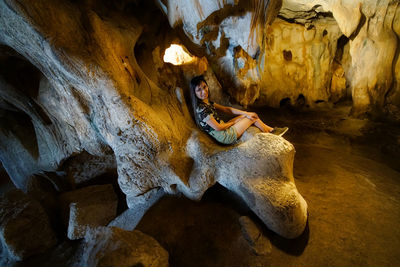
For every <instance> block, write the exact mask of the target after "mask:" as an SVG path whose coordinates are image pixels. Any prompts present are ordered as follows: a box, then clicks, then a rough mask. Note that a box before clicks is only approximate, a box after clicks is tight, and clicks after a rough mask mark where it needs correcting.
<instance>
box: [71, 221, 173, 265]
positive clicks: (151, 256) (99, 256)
mask: <svg viewBox="0 0 400 267" xmlns="http://www.w3.org/2000/svg"><path fill="white" fill-rule="evenodd" d="M82 246H83V255H82V259H81V261H80V262H79V264H78V265H79V266H157V267H158V266H160V267H161V266H168V252H167V251H165V249H164V248H162V247H161V245H160V244H159V243H158V242H157V241H156V240H155V239H154V238H152V237H150V236H148V235H146V234H143V233H142V232H140V231H137V230H135V231H125V230H121V229H119V228H116V227H98V228H95V229H93V230H91V231H89V232H88V233H87V234H86V236H85V241H84V243H83V245H82Z"/></svg>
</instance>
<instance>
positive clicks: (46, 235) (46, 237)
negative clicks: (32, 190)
mask: <svg viewBox="0 0 400 267" xmlns="http://www.w3.org/2000/svg"><path fill="white" fill-rule="evenodd" d="M0 232H1V237H0V240H1V246H2V249H1V254H2V255H1V258H3V260H5V259H6V258H8V259H10V260H16V261H20V260H24V259H26V258H28V257H29V256H32V255H35V254H38V253H42V252H44V251H45V250H47V249H49V248H51V247H52V246H54V245H55V244H56V243H57V239H56V236H55V234H54V232H53V229H52V228H51V226H50V222H49V219H48V217H47V214H46V213H45V212H44V210H43V208H42V207H41V206H40V204H39V203H38V202H37V201H35V200H33V199H31V198H29V197H28V196H26V195H25V194H24V193H23V192H22V191H21V190H13V191H10V192H8V193H7V194H5V195H3V196H2V197H1V198H0ZM1 262H2V261H1ZM1 262H0V263H1ZM2 264H5V263H4V262H3V263H2Z"/></svg>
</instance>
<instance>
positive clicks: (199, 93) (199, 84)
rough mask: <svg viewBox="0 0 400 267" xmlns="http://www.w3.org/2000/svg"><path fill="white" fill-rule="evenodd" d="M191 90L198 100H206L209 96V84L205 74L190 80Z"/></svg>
mask: <svg viewBox="0 0 400 267" xmlns="http://www.w3.org/2000/svg"><path fill="white" fill-rule="evenodd" d="M190 90H191V91H192V93H193V94H194V96H196V98H197V100H204V99H207V98H208V96H209V90H208V84H207V82H206V80H205V79H204V76H203V75H200V76H196V77H194V78H193V79H192V80H191V81H190Z"/></svg>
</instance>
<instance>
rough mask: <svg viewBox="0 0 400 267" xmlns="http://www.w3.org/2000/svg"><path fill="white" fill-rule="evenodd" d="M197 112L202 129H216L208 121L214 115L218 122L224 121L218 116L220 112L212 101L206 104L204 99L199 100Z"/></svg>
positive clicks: (208, 131)
mask: <svg viewBox="0 0 400 267" xmlns="http://www.w3.org/2000/svg"><path fill="white" fill-rule="evenodd" d="M196 114H197V116H198V118H199V123H200V127H201V129H202V130H203V131H205V132H207V133H210V132H211V131H215V130H214V129H213V128H212V127H211V126H210V125H208V124H207V121H208V120H209V119H210V116H213V117H214V119H215V120H216V121H217V122H218V123H221V121H222V120H221V119H220V118H219V117H218V113H217V111H216V110H215V107H214V102H211V101H210V104H206V103H204V102H203V101H199V105H198V106H197V108H196Z"/></svg>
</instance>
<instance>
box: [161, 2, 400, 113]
mask: <svg viewBox="0 0 400 267" xmlns="http://www.w3.org/2000/svg"><path fill="white" fill-rule="evenodd" d="M209 2H210V3H208V4H205V3H202V2H201V1H200V2H187V1H179V0H169V1H167V4H165V5H162V4H160V5H161V8H162V9H163V10H164V12H165V13H166V15H167V17H168V19H169V22H170V25H171V26H172V27H174V28H182V29H183V30H184V32H185V33H186V34H187V36H188V37H189V38H190V39H191V40H192V41H193V42H194V43H196V44H198V45H201V46H202V47H204V48H205V50H206V53H207V57H208V59H209V60H210V61H211V62H212V64H214V69H215V71H216V72H217V75H218V78H219V79H220V80H221V82H223V85H224V87H225V88H228V89H226V90H227V91H228V92H229V94H230V95H231V96H233V97H234V98H235V100H237V101H238V102H240V103H241V104H243V105H250V104H257V105H264V104H267V105H270V106H275V107H279V105H280V104H282V102H281V101H282V100H284V101H289V103H291V104H292V105H296V104H297V105H304V104H306V105H308V106H311V107H312V106H315V105H316V104H318V103H321V102H327V103H335V102H336V101H338V100H340V99H343V98H350V96H351V97H352V99H353V101H354V102H353V112H354V114H356V115H361V114H365V113H369V114H371V115H376V114H377V113H379V112H382V111H385V112H386V114H389V115H392V116H393V117H395V118H397V119H398V118H399V114H398V110H399V106H400V102H399V101H398V97H397V96H398V92H399V84H400V82H399V79H398V75H397V74H396V73H398V72H396V71H395V70H396V68H393V66H397V65H398V61H399V57H398V54H399V52H400V51H399V41H398V39H399V33H398V32H399V31H398V25H399V23H396V22H398V20H399V18H398V17H399V16H400V8H399V2H398V1H392V0H385V1H377V0H362V1H351V0H345V1H338V0H335V1H324V0H313V1H303V0H283V1H254V3H253V4H250V3H249V4H244V3H243V2H244V1H219V0H215V1H209ZM257 3H258V4H257ZM264 7H267V8H264ZM277 11H279V12H277ZM260 14H264V17H266V19H264V20H261V23H260V20H259V17H260ZM276 16H278V19H275V17H276ZM274 19H275V20H274ZM255 21H257V22H259V23H254V22H255ZM293 22H296V23H293ZM349 58H350V61H349ZM285 103H286V102H285Z"/></svg>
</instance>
